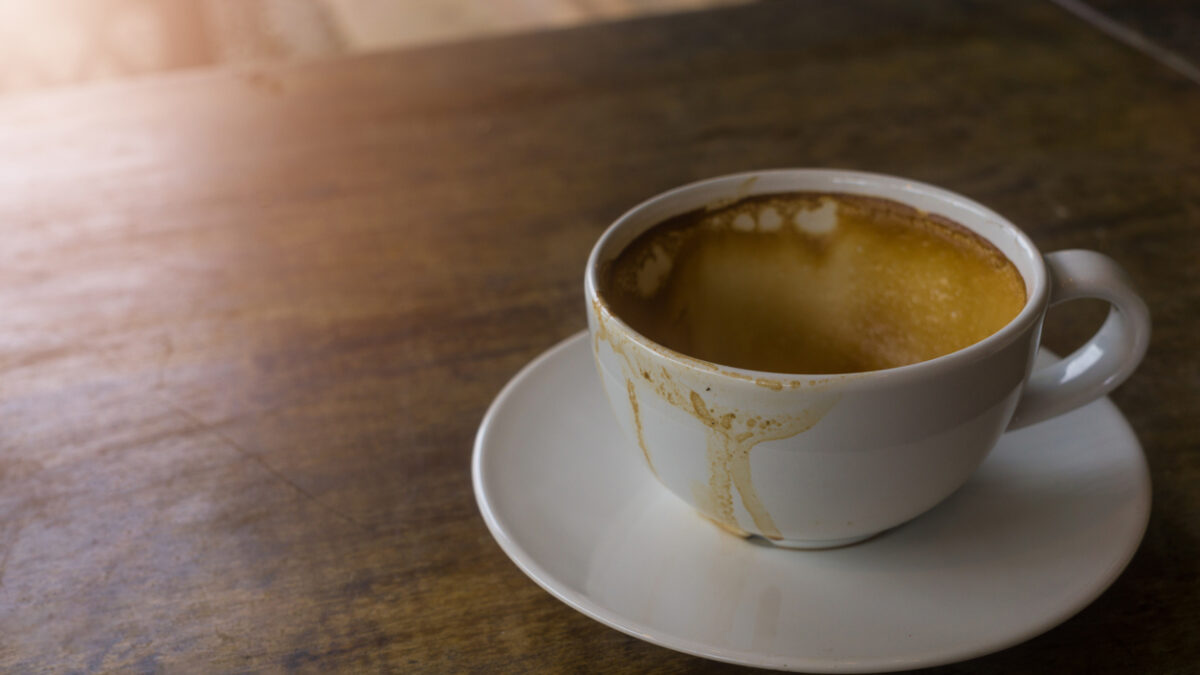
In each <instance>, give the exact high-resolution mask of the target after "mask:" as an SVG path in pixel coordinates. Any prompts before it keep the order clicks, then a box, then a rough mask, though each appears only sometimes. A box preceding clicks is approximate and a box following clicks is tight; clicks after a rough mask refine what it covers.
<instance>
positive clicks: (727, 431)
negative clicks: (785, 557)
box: [593, 303, 840, 540]
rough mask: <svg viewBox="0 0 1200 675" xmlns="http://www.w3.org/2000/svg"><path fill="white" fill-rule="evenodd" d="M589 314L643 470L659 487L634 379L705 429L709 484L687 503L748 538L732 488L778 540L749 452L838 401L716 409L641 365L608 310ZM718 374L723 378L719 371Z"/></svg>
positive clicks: (826, 398) (660, 370)
mask: <svg viewBox="0 0 1200 675" xmlns="http://www.w3.org/2000/svg"><path fill="white" fill-rule="evenodd" d="M593 309H594V310H595V317H596V327H595V330H594V331H593V332H594V338H593V349H594V351H595V352H596V354H597V356H598V355H599V350H600V343H601V342H606V343H607V344H608V345H609V346H610V348H611V349H612V351H613V353H614V355H616V356H617V357H618V358H619V360H620V362H621V370H622V371H623V373H622V374H623V375H624V380H625V389H626V393H627V395H628V399H629V405H630V408H631V410H632V413H633V426H634V430H635V433H636V436H637V442H638V445H639V448H640V449H641V451H642V455H643V456H644V457H645V459H646V465H647V466H649V467H650V471H651V472H652V473H653V474H654V475H655V477H656V478H658V479H659V482H662V479H661V477H660V476H659V474H658V470H657V469H656V467H655V465H654V461H653V459H652V457H651V453H650V451H649V447H648V446H647V445H646V441H645V436H644V430H643V420H642V406H641V403H640V401H639V399H638V395H637V389H636V386H635V384H634V383H635V381H638V380H640V381H644V383H645V386H649V387H651V388H652V390H653V391H654V394H655V395H656V396H657V397H658V398H660V399H661V400H663V401H665V402H666V403H668V404H669V405H671V406H673V407H675V408H677V409H679V410H681V411H683V412H686V413H688V414H689V415H691V416H693V417H695V418H696V419H697V420H698V421H700V423H702V424H703V425H704V426H705V430H706V432H705V436H706V447H705V456H706V459H707V464H708V481H707V485H704V484H699V483H694V484H693V485H692V499H693V501H694V503H695V506H696V508H697V509H698V510H699V511H700V512H701V513H702V514H704V515H706V516H707V517H708V518H709V519H711V520H712V521H713V522H714V523H716V524H717V525H718V526H720V527H721V528H722V529H725V530H727V531H729V532H730V533H732V534H735V535H737V536H741V537H745V536H748V533H747V532H746V531H745V530H744V529H743V528H742V527H740V526H739V525H738V521H737V514H736V512H735V508H734V494H733V493H734V490H735V489H736V490H737V494H738V497H739V498H740V501H741V503H742V506H743V508H744V509H745V510H746V513H748V514H749V515H750V519H751V520H752V521H753V522H754V526H755V528H756V529H757V530H758V533H760V534H762V535H763V536H764V537H767V538H768V539H772V540H780V539H783V535H782V533H781V532H780V531H779V528H778V526H777V525H776V523H775V520H774V518H772V517H771V514H770V512H769V511H768V510H767V508H766V506H765V505H764V504H763V502H762V499H761V498H760V497H759V495H758V491H757V490H756V489H755V487H754V480H753V476H752V474H751V468H750V455H751V451H752V450H754V448H755V447H757V446H758V445H760V444H762V443H766V442H768V441H777V440H784V439H787V438H791V437H793V436H796V435H798V434H801V433H803V432H805V431H808V430H809V429H811V428H812V427H813V426H815V425H816V424H817V423H818V422H819V421H821V419H822V418H823V417H824V416H825V414H826V413H828V412H829V410H830V409H832V408H833V406H834V405H835V404H836V403H837V401H838V399H839V398H840V396H839V395H836V394H827V395H823V396H819V397H814V398H813V399H812V402H811V403H810V404H809V405H808V407H807V408H805V409H804V410H801V411H799V412H795V413H791V414H786V415H779V416H776V417H764V416H762V415H754V414H750V413H748V412H746V411H743V410H737V409H733V408H725V407H722V406H718V405H717V404H716V403H710V402H708V401H705V399H704V396H703V395H702V394H701V393H700V392H698V391H696V390H695V389H691V388H688V387H684V386H682V385H681V384H680V383H679V382H677V381H676V380H675V378H674V377H672V375H671V373H670V372H669V371H668V370H667V369H666V368H665V367H662V366H657V367H656V366H655V365H654V364H653V363H651V362H648V361H646V362H644V361H643V358H642V357H641V355H640V354H638V352H637V350H638V349H639V347H640V345H637V344H634V343H633V342H632V341H631V340H629V338H627V337H625V336H623V335H621V334H620V333H619V332H614V331H612V330H610V328H609V326H608V325H606V324H607V321H608V319H609V317H608V316H607V312H606V311H604V310H606V309H607V308H606V307H603V306H602V305H600V304H599V303H593ZM720 374H726V373H724V371H720ZM702 376H709V377H711V375H710V374H708V373H703V374H702ZM736 376H738V379H745V380H748V381H749V382H752V383H753V384H756V385H758V386H759V387H763V388H767V389H770V390H773V391H781V390H782V389H784V388H785V387H784V386H782V383H781V385H780V386H779V387H778V388H776V387H775V386H773V385H774V381H766V380H762V379H756V378H749V377H745V376H744V375H741V374H737V375H736ZM789 384H791V386H788V387H787V388H788V389H794V388H796V387H797V385H799V382H796V383H789Z"/></svg>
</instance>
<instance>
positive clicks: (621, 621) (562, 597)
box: [471, 330, 1153, 673]
mask: <svg viewBox="0 0 1200 675" xmlns="http://www.w3.org/2000/svg"><path fill="white" fill-rule="evenodd" d="M587 338H588V332H587V331H586V330H583V331H580V332H578V333H575V334H573V335H571V336H569V337H566V338H564V339H562V340H560V341H559V342H558V343H556V344H555V345H553V346H551V347H549V348H548V349H546V350H545V351H543V352H542V353H540V354H539V355H538V356H537V357H535V358H534V359H533V360H531V361H530V362H529V363H527V364H525V365H524V366H523V367H522V368H521V369H520V370H519V371H517V373H516V374H515V375H513V376H512V377H511V378H510V379H509V381H508V382H507V383H506V384H505V385H504V387H503V388H501V390H500V392H499V393H497V394H496V397H495V398H494V399H493V400H492V403H491V404H490V405H489V406H488V409H487V412H486V413H485V414H484V416H483V418H482V420H481V422H480V425H479V429H478V431H477V432H476V434H475V439H474V443H473V446H472V451H471V484H472V488H473V491H474V493H475V502H476V506H477V507H478V508H479V511H480V513H481V515H482V516H483V520H484V523H485V524H486V525H487V528H488V531H489V532H490V533H491V535H492V537H493V538H494V539H495V540H496V543H497V544H499V545H500V548H501V550H503V551H504V553H505V555H507V556H508V558H509V559H510V560H511V561H512V562H513V563H514V564H516V566H517V568H518V569H520V570H521V572H522V573H524V574H525V575H526V576H527V577H529V578H530V579H532V580H533V582H534V583H536V584H537V585H538V586H540V587H541V588H542V589H543V590H545V591H546V592H547V593H549V594H550V595H551V596H553V597H555V598H557V599H558V600H559V601H561V602H562V603H564V604H566V605H567V606H569V607H571V608H572V609H574V610H576V611H578V612H580V613H581V614H583V615H584V616H587V617H589V618H591V619H593V620H595V621H598V622H600V623H602V624H604V625H605V626H608V627H609V628H612V629H614V630H617V631H619V632H621V633H624V634H626V635H629V636H630V637H634V638H637V639H639V640H643V641H645V642H648V643H650V644H654V645H657V646H659V647H665V648H667V649H671V650H673V651H677V652H682V653H685V654H689V655H692V656H698V657H701V658H706V659H711V660H715V661H721V662H724V663H730V664H734V665H741V666H751V667H757V668H768V669H773V670H783V671H803V672H813V673H878V672H892V671H901V670H910V669H915V668H928V667H935V666H941V665H947V664H951V663H960V662H963V661H967V660H970V659H974V658H978V657H981V656H986V655H988V654H994V653H996V652H999V651H1003V650H1005V649H1008V648H1010V647H1013V646H1015V645H1018V644H1021V643H1023V642H1026V641H1028V640H1031V639H1033V638H1034V637H1037V636H1039V635H1041V634H1043V633H1046V632H1048V631H1050V630H1051V629H1053V628H1055V627H1057V626H1059V625H1061V624H1063V623H1064V622H1066V621H1067V620H1069V619H1070V618H1072V617H1074V616H1075V615H1076V614H1078V613H1079V612H1081V611H1083V609H1085V608H1086V607H1088V606H1089V605H1091V604H1092V603H1093V602H1095V601H1096V599H1097V598H1099V597H1100V596H1101V595H1103V594H1104V592H1105V591H1107V590H1108V589H1109V588H1110V587H1111V586H1112V584H1113V583H1114V582H1115V581H1116V580H1117V578H1118V577H1120V576H1121V574H1122V573H1123V572H1124V571H1125V569H1126V568H1127V567H1128V566H1129V563H1130V562H1131V561H1132V560H1133V558H1134V556H1135V555H1136V554H1137V551H1138V550H1139V549H1140V548H1141V543H1142V541H1143V539H1144V538H1145V533H1146V529H1147V527H1148V525H1149V520H1150V511H1151V505H1152V500H1153V489H1152V488H1153V486H1152V484H1151V481H1150V471H1149V465H1148V463H1147V461H1146V455H1145V451H1144V449H1143V448H1142V445H1141V442H1140V441H1139V440H1138V438H1137V435H1136V434H1135V433H1134V431H1133V428H1132V427H1131V426H1130V425H1129V421H1128V420H1127V419H1126V418H1125V416H1124V415H1123V414H1122V413H1121V411H1120V409H1119V408H1117V406H1116V405H1115V404H1114V403H1113V402H1112V401H1111V400H1110V399H1109V398H1108V397H1107V396H1105V397H1101V398H1100V399H1097V400H1096V401H1093V402H1091V403H1089V404H1087V405H1089V406H1091V405H1098V406H1100V407H1102V408H1104V411H1103V414H1104V415H1105V416H1106V417H1113V418H1115V419H1114V422H1116V428H1119V429H1120V430H1121V433H1122V434H1124V435H1125V436H1127V437H1128V441H1129V443H1130V444H1131V445H1132V446H1134V447H1136V449H1137V455H1138V459H1139V460H1140V461H1139V462H1138V464H1139V468H1140V471H1139V472H1138V473H1139V475H1138V481H1137V483H1138V485H1139V488H1140V489H1139V491H1138V496H1139V497H1140V499H1139V500H1138V502H1137V504H1136V505H1133V506H1131V507H1130V508H1134V507H1137V508H1140V510H1141V512H1142V513H1141V515H1142V518H1141V523H1140V526H1139V527H1138V528H1137V536H1136V537H1130V541H1131V544H1129V545H1127V547H1128V550H1127V551H1126V552H1125V555H1124V556H1122V558H1121V560H1120V562H1119V563H1117V564H1114V565H1113V566H1112V567H1111V568H1110V569H1109V570H1108V572H1107V574H1105V575H1103V577H1102V578H1103V581H1102V582H1098V583H1097V584H1096V585H1095V586H1094V588H1093V592H1091V593H1086V594H1083V595H1082V596H1080V598H1079V599H1078V600H1077V601H1076V602H1074V603H1068V604H1065V605H1064V608H1062V609H1060V611H1059V612H1056V613H1054V614H1053V615H1052V616H1051V617H1050V618H1048V619H1046V620H1044V621H1041V622H1038V623H1037V624H1036V625H1034V626H1032V627H1029V628H1027V629H1026V630H1025V631H1021V632H1019V633H1017V634H1016V635H1014V636H1012V637H1010V638H1009V639H1007V640H1000V641H995V642H990V643H988V644H986V645H985V646H974V647H971V648H966V649H962V650H959V651H953V650H939V651H938V652H937V654H934V655H925V656H913V655H908V656H904V657H895V658H891V659H872V660H870V661H853V662H842V663H837V662H831V661H829V660H813V659H799V660H797V659H796V658H794V657H781V656H769V655H763V654H761V653H757V652H754V651H748V650H729V649H721V648H714V647H712V646H710V645H708V644H706V643H703V642H699V641H696V640H692V639H689V638H686V637H682V636H679V635H675V634H672V633H668V632H666V631H664V630H662V629H660V628H656V627H653V626H647V625H644V624H642V623H640V622H638V621H635V620H631V619H628V618H625V617H623V616H621V615H620V614H619V613H618V612H615V611H613V610H610V609H607V608H605V607H602V606H600V605H598V604H597V603H595V602H594V601H591V600H589V599H588V596H586V595H585V594H582V593H578V592H576V591H573V590H570V589H569V587H568V584H566V583H563V582H562V581H560V580H558V579H557V578H556V577H555V576H554V575H552V574H550V573H549V572H547V571H546V570H545V569H544V568H543V567H542V566H541V565H539V564H538V563H537V562H536V560H535V558H534V556H532V555H531V554H530V553H529V552H528V551H526V550H525V549H524V548H523V547H522V546H521V545H520V544H518V543H517V542H516V540H515V539H513V537H512V536H510V534H509V532H508V531H507V530H506V529H505V527H504V524H503V523H502V522H501V520H500V518H499V516H498V515H497V514H496V513H495V512H494V510H493V509H492V506H491V503H492V499H490V498H489V493H488V491H487V487H486V485H485V480H484V475H483V457H484V454H485V452H486V447H487V445H488V439H489V438H490V436H491V433H492V430H493V429H494V428H495V426H496V424H495V421H496V419H498V418H499V416H500V415H501V413H502V409H503V408H504V407H505V404H506V402H507V401H508V400H509V399H511V398H512V397H513V396H514V393H515V392H516V391H517V390H519V389H520V388H521V387H522V386H523V385H524V383H525V382H526V381H527V380H528V379H529V378H530V377H532V375H533V374H534V373H535V372H537V371H538V370H540V369H541V368H542V367H543V366H544V365H545V364H546V363H547V362H549V361H552V360H554V359H556V358H557V357H558V356H559V355H560V354H561V353H562V352H565V351H568V350H570V349H571V348H572V347H574V346H575V344H576V343H577V342H580V341H585V340H586V339H587ZM1041 351H1042V352H1043V353H1045V354H1047V355H1048V356H1050V357H1052V358H1055V359H1057V358H1058V357H1057V356H1056V355H1054V354H1053V353H1052V352H1050V351H1049V350H1046V349H1045V348H1042V350H1041ZM1052 419H1053V418H1052ZM869 545H870V540H868V541H866V542H863V543H861V544H856V545H855V546H869Z"/></svg>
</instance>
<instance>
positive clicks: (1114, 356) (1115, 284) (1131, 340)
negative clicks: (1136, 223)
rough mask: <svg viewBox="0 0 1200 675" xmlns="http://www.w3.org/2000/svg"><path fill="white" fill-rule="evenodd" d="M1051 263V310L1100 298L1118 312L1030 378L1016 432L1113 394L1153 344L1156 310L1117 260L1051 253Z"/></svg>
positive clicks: (1015, 416)
mask: <svg viewBox="0 0 1200 675" xmlns="http://www.w3.org/2000/svg"><path fill="white" fill-rule="evenodd" d="M1045 261H1046V270H1047V273H1048V274H1049V280H1050V305H1051V306H1053V305H1057V304H1058V303H1060V302H1066V301H1068V300H1075V299H1077V298H1098V299H1100V300H1106V301H1107V302H1109V303H1110V304H1111V305H1112V309H1110V310H1109V312H1108V318H1107V319H1106V320H1105V321H1104V325H1103V326H1101V327H1100V330H1098V331H1096V334H1095V335H1093V336H1092V337H1091V339H1089V340H1088V341H1087V342H1085V343H1084V344H1083V346H1081V347H1080V348H1079V349H1076V350H1075V351H1074V352H1073V353H1072V354H1071V355H1070V356H1068V357H1066V358H1064V359H1063V360H1062V361H1059V362H1058V363H1056V364H1054V365H1052V366H1047V367H1045V368H1040V369H1038V370H1035V371H1034V372H1033V374H1032V375H1030V376H1029V379H1028V380H1027V381H1026V382H1025V388H1024V390H1023V391H1022V393H1021V399H1020V401H1018V403H1017V409H1016V412H1014V413H1013V417H1012V421H1011V422H1010V423H1009V425H1008V428H1009V429H1010V430H1012V429H1019V428H1021V427H1024V426H1029V425H1030V424H1035V423H1037V422H1041V421H1042V420H1046V419H1049V418H1051V417H1054V416H1056V415H1061V414H1062V413H1065V412H1067V411H1070V410H1074V409H1075V408H1078V407H1079V406H1082V405H1084V404H1085V403H1090V402H1091V401H1094V400H1095V399H1098V398H1100V397H1101V396H1103V395H1105V394H1107V393H1108V392H1110V391H1112V390H1113V389H1115V388H1116V387H1117V385H1119V384H1121V383H1122V382H1124V381H1125V378H1127V377H1129V375H1130V374H1131V373H1133V371H1134V369H1135V368H1137V366H1138V364H1139V363H1141V361H1142V357H1143V356H1145V354H1146V348H1147V347H1148V346H1149V344H1150V310H1149V309H1148V308H1147V307H1146V303H1145V301H1143V300H1142V298H1141V297H1140V296H1139V295H1138V294H1137V292H1136V291H1134V290H1133V286H1132V285H1131V284H1130V282H1129V277H1128V276H1127V275H1126V274H1125V270H1123V269H1121V267H1120V266H1119V265H1117V263H1116V262H1115V261H1113V259H1112V258H1109V257H1108V256H1106V255H1103V254H1100V253H1096V252H1095V251H1082V250H1070V251H1056V252H1054V253H1048V254H1046V256H1045Z"/></svg>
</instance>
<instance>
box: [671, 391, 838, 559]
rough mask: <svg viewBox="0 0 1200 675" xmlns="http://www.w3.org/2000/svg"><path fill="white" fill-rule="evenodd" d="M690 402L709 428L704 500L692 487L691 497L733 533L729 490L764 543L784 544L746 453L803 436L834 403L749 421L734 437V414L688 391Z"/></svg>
mask: <svg viewBox="0 0 1200 675" xmlns="http://www.w3.org/2000/svg"><path fill="white" fill-rule="evenodd" d="M689 400H690V403H691V408H692V414H693V415H695V417H696V419H698V420H700V421H701V422H702V423H703V424H704V426H705V427H707V428H708V431H707V448H706V456H707V458H708V467H709V479H708V491H707V494H705V493H704V492H703V490H697V489H696V488H697V487H699V486H693V489H692V493H693V496H695V497H698V498H699V501H700V502H701V503H702V504H705V505H707V506H708V507H710V508H711V512H712V514H713V516H714V517H715V518H716V519H717V520H718V521H719V522H721V523H722V524H724V525H726V526H729V527H734V528H737V516H736V514H735V513H734V510H733V488H737V492H738V496H739V497H741V501H742V506H743V507H744V508H745V509H746V513H748V514H750V519H751V520H753V521H754V526H755V527H756V528H757V529H758V531H759V532H760V533H761V534H762V535H763V536H764V537H766V538H768V539H775V540H779V539H783V535H782V533H780V531H779V528H778V526H776V524H775V519H774V518H772V517H771V514H770V513H769V512H768V511H767V508H766V507H765V506H764V505H763V503H762V500H761V499H760V498H759V496H758V491H757V490H756V489H755V488H754V480H753V477H752V475H751V473H750V452H751V451H752V450H753V449H754V448H755V446H757V445H759V444H760V443H765V442H767V441H778V440H783V439H785V438H791V437H792V436H795V435H797V434H800V433H803V432H805V431H808V430H809V429H811V428H812V427H813V426H814V425H816V423H817V422H819V421H821V418H822V417H824V416H825V413H827V412H828V411H829V409H830V408H832V407H833V405H834V403H836V401H837V399H836V397H827V398H824V399H822V400H821V401H820V402H819V403H818V404H817V405H815V406H813V407H811V408H809V409H807V410H804V411H803V412H801V413H798V414H795V415H789V416H787V417H783V418H776V419H768V420H761V421H760V420H759V419H757V418H749V419H747V420H746V421H745V422H744V423H743V424H744V427H745V431H738V428H739V427H740V426H742V425H738V426H735V425H734V424H733V423H732V422H733V420H735V419H736V413H734V412H723V411H722V410H720V409H719V408H717V407H716V406H710V405H709V404H708V403H706V402H705V400H704V397H703V396H701V395H700V393H699V392H697V391H692V392H691V393H690V395H689ZM739 529H740V528H739Z"/></svg>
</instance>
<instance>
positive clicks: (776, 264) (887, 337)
mask: <svg viewBox="0 0 1200 675" xmlns="http://www.w3.org/2000/svg"><path fill="white" fill-rule="evenodd" d="M602 279H603V281H602V291H601V293H602V296H603V297H604V299H605V301H606V302H608V303H609V304H610V306H611V307H612V308H613V310H614V312H615V313H616V314H617V316H619V317H621V318H622V319H623V320H625V321H626V322H627V323H629V324H630V325H631V326H632V327H633V328H634V329H635V330H637V331H638V332H640V333H642V334H644V335H646V336H647V337H649V338H650V339H652V340H654V341H656V342H659V343H660V344H663V345H664V346H667V347H669V348H671V349H674V350H676V351H679V352H682V353H685V354H688V355H690V356H694V357H697V358H701V359H705V360H708V361H713V362H715V363H720V364H723V365H729V366H735V367H742V368H749V369H754V370H767V371H774V372H788V373H804V374H820V373H833V372H857V371H863V370H877V369H880V368H890V367H896V366H900V365H906V364H909V363H915V362H917V361H923V360H926V359H929V358H934V357H936V356H940V355H942V354H945V353H949V352H951V351H955V350H957V349H961V348H962V347H965V346H967V345H969V344H972V343H974V342H977V341H979V340H981V339H983V338H984V337H986V336H987V335H990V334H991V333H993V332H995V331H996V330H998V329H999V328H1000V327H1002V326H1003V325H1005V324H1006V323H1008V321H1010V320H1011V319H1012V317H1013V316H1015V315H1016V314H1017V313H1018V312H1019V311H1020V309H1021V307H1022V306H1023V305H1024V303H1025V288H1024V283H1023V281H1022V280H1021V277H1020V274H1019V273H1018V272H1017V271H1016V268H1015V267H1014V266H1013V265H1012V263H1011V262H1009V261H1008V259H1007V258H1005V257H1004V255H1003V254H1002V253H1000V251H998V250H997V249H996V248H995V247H993V246H992V245H991V244H990V243H988V242H987V241H985V240H983V239H982V238H980V237H979V236H977V235H975V234H974V233H972V232H970V231H968V230H966V229H965V228H963V227H961V226H959V225H957V224H955V223H953V222H951V221H948V220H946V219H944V218H941V217H938V216H933V215H929V214H924V213H921V212H918V211H916V210H915V209H912V208H910V207H907V206H904V205H901V204H898V203H895V202H891V201H887V200H883V199H877V198H869V197H859V196H851V195H843V194H809V193H796V194H786V195H764V196H759V197H753V198H748V199H744V200H742V201H739V202H736V203H734V204H731V205H726V206H722V207H719V208H714V209H710V210H701V211H695V212H692V213H689V214H684V215H682V216H678V217H676V218H672V219H670V220H668V221H666V222H664V223H661V224H659V225H658V226H656V227H654V228H652V229H651V230H649V231H648V232H646V233H644V234H642V235H641V236H640V237H638V238H637V239H636V240H635V241H634V242H633V243H631V244H630V245H629V246H628V247H627V248H626V249H625V250H624V251H623V252H621V254H620V255H619V256H618V257H617V258H616V259H615V260H614V261H612V262H611V263H609V264H608V265H607V267H606V269H605V270H604V272H603V274H602Z"/></svg>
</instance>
